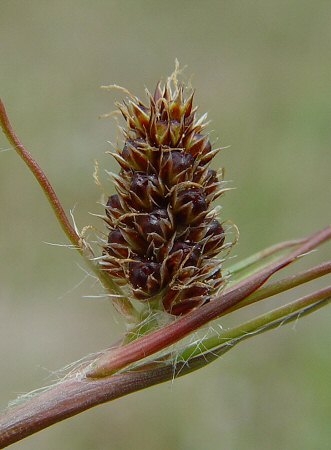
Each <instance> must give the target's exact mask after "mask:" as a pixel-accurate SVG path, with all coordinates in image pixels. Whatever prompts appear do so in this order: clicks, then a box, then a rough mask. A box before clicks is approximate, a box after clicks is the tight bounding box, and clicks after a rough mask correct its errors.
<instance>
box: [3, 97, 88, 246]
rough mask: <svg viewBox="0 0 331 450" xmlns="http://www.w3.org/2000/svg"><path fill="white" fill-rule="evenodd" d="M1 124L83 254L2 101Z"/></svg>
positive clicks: (49, 187)
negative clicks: (15, 129)
mask: <svg viewBox="0 0 331 450" xmlns="http://www.w3.org/2000/svg"><path fill="white" fill-rule="evenodd" d="M0 123H1V127H2V130H3V132H4V134H5V135H6V137H7V139H8V141H9V142H10V143H11V145H12V146H13V147H14V148H15V150H16V151H17V153H18V154H19V156H20V157H21V158H22V159H23V161H24V162H25V164H26V165H27V166H28V167H29V169H30V170H31V172H32V173H33V175H34V176H35V178H36V180H37V181H38V183H39V185H40V186H41V188H42V190H43V191H44V194H45V195H46V197H47V200H48V202H49V204H50V205H51V207H52V208H53V211H54V213H55V215H56V217H57V220H58V221H59V223H60V225H61V227H62V229H63V231H64V232H65V234H66V235H67V236H68V238H69V240H70V241H71V242H72V244H73V245H74V246H75V247H76V248H77V249H78V250H79V251H80V252H81V253H82V252H83V247H82V242H81V239H80V237H79V235H78V234H77V233H76V231H75V229H74V227H73V226H72V225H71V223H70V222H69V219H68V217H67V215H66V213H65V211H64V209H63V207H62V205H61V202H60V200H59V198H58V196H57V195H56V193H55V191H54V189H53V187H52V185H51V183H50V182H49V181H48V178H47V177H46V175H45V173H44V172H43V170H42V169H41V167H40V166H39V164H38V163H37V162H36V161H35V160H34V159H33V157H32V155H31V153H30V152H29V151H28V150H27V149H26V148H25V147H24V145H23V144H22V142H21V141H20V139H19V138H18V136H17V135H16V133H15V131H14V129H13V127H12V125H11V123H10V121H9V117H8V115H7V112H6V109H5V105H4V104H3V102H2V101H1V99H0Z"/></svg>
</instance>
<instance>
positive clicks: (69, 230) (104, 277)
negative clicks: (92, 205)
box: [0, 99, 137, 318]
mask: <svg viewBox="0 0 331 450" xmlns="http://www.w3.org/2000/svg"><path fill="white" fill-rule="evenodd" d="M0 124H1V127H2V130H3V132H4V134H5V135H6V137H7V139H8V141H9V142H10V144H11V145H12V146H13V147H14V148H15V150H16V152H17V153H18V154H19V156H20V157H21V158H22V159H23V161H24V162H25V164H26V165H27V166H28V168H29V169H30V170H31V172H32V173H33V175H34V176H35V178H36V180H37V181H38V183H39V185H40V186H41V188H42V190H43V192H44V194H45V195H46V197H47V200H48V202H49V204H50V205H51V207H52V209H53V211H54V213H55V215H56V218H57V220H58V222H59V223H60V225H61V227H62V229H63V231H64V232H65V234H66V235H67V237H68V239H69V240H70V242H71V243H72V244H73V246H74V248H75V249H77V250H78V251H79V253H80V254H81V255H82V256H83V257H84V258H85V260H86V262H87V264H88V265H89V267H90V268H91V269H92V270H93V272H94V273H95V274H96V276H97V277H98V278H99V280H100V281H101V283H102V284H103V285H104V286H105V287H106V288H108V290H110V291H111V292H115V293H116V294H117V295H119V296H120V297H121V298H120V299H117V300H114V302H115V303H117V306H118V308H119V309H121V310H122V311H123V312H124V313H125V315H126V317H128V318H134V317H136V315H137V314H136V311H135V309H134V307H133V305H132V303H131V302H130V300H129V299H128V298H127V297H126V296H125V295H124V293H123V291H122V289H121V288H120V287H119V286H118V285H117V284H116V283H115V282H114V281H113V280H112V279H111V278H110V276H109V275H108V274H107V273H106V272H105V271H103V270H102V269H101V268H100V267H99V266H98V265H97V264H95V263H94V262H93V261H91V258H92V257H93V252H92V250H91V248H90V247H89V245H87V244H86V243H85V241H84V239H83V238H81V236H80V235H79V234H78V233H77V232H76V230H75V228H74V227H73V226H72V225H71V223H70V221H69V219H68V217H67V215H66V213H65V211H64V209H63V206H62V204H61V202H60V200H59V198H58V196H57V195H56V193H55V191H54V189H53V187H52V185H51V183H50V182H49V180H48V178H47V176H46V174H45V173H44V171H43V170H42V169H41V167H40V166H39V164H38V163H37V162H36V161H35V160H34V159H33V157H32V155H31V153H30V152H29V151H28V150H27V149H26V148H25V147H24V145H23V144H22V142H21V141H20V139H19V138H18V136H17V135H16V133H15V131H14V129H13V127H12V125H11V123H10V120H9V117H8V114H7V112H6V109H5V105H4V104H3V102H2V101H1V99H0Z"/></svg>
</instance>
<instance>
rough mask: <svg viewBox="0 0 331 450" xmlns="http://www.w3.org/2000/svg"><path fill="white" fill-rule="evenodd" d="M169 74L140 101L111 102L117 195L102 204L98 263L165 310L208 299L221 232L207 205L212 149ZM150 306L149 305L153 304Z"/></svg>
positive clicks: (211, 191) (215, 183)
mask: <svg viewBox="0 0 331 450" xmlns="http://www.w3.org/2000/svg"><path fill="white" fill-rule="evenodd" d="M186 91H187V89H186V88H185V87H184V85H179V84H178V83H177V79H176V77H175V76H173V77H171V78H169V79H168V81H167V83H165V85H161V83H158V85H157V86H156V89H155V92H154V95H151V94H150V93H149V92H148V91H147V97H148V103H147V104H144V103H142V102H141V101H140V100H139V99H138V98H136V97H134V96H129V97H127V98H126V99H125V100H124V101H123V102H122V103H118V104H117V106H118V108H119V110H120V111H121V113H122V115H123V117H124V119H125V121H126V129H125V130H123V133H124V147H123V148H122V149H117V151H116V153H114V154H113V156H114V157H115V159H116V160H117V162H118V163H119V165H120V167H121V169H120V173H119V175H118V176H115V177H114V181H115V186H116V190H117V194H115V195H112V196H110V197H109V199H108V202H107V205H106V222H107V227H108V229H109V234H108V242H107V244H106V245H105V247H104V252H103V260H102V264H103V267H104V270H106V271H107V272H108V273H109V275H110V276H112V277H114V278H117V280H118V281H120V282H122V284H127V285H128V286H129V287H130V288H131V290H132V293H133V296H134V297H135V298H136V299H138V300H140V301H143V302H149V303H152V302H153V300H155V299H156V298H158V299H159V300H161V301H160V302H159V303H158V304H159V305H160V304H161V305H162V306H161V307H162V308H163V309H164V310H165V311H167V312H168V313H170V314H174V315H181V314H186V313H187V312H189V311H190V310H192V309H194V308H197V307H198V306H200V305H202V304H204V303H206V302H208V301H209V300H210V298H211V296H212V294H214V293H215V291H216V290H218V289H219V288H220V287H222V286H223V285H224V278H223V277H222V271H221V267H220V261H219V260H216V259H214V258H215V256H216V255H217V254H219V253H220V251H221V250H222V249H223V248H224V241H225V231H224V228H223V225H222V223H221V222H220V220H219V218H218V217H217V214H216V212H215V210H213V209H212V207H211V203H212V202H213V200H215V199H216V198H217V197H219V196H220V195H222V193H223V192H224V189H223V183H222V174H221V173H219V172H216V171H215V170H213V169H210V168H209V165H210V163H211V161H212V159H213V157H214V156H215V155H216V154H217V152H218V151H219V149H213V148H212V145H211V143H210V140H209V136H208V134H205V133H204V129H205V127H206V123H205V119H206V115H204V116H202V117H201V118H197V115H196V111H197V108H193V96H194V93H193V92H189V94H188V95H186ZM153 304H154V303H153Z"/></svg>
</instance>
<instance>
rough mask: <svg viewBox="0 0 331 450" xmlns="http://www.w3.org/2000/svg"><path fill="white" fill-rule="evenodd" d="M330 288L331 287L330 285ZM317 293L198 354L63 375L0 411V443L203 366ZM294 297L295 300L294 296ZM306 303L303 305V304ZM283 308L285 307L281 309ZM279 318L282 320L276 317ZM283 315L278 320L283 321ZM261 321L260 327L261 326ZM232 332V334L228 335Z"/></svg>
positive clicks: (4, 444)
mask: <svg viewBox="0 0 331 450" xmlns="http://www.w3.org/2000/svg"><path fill="white" fill-rule="evenodd" d="M329 289H330V288H329ZM313 295H315V303H312V296H310V297H311V301H310V302H309V301H308V300H307V297H305V298H306V300H304V299H301V300H298V301H297V302H301V305H300V309H299V310H298V311H296V310H295V308H293V306H292V307H289V305H288V313H289V315H288V316H287V317H286V318H284V316H281V314H280V313H277V314H276V313H275V312H274V314H273V315H272V316H270V317H269V320H272V323H271V324H270V327H268V324H267V323H266V320H265V318H264V319H263V318H262V319H261V317H262V316H261V317H260V318H258V319H256V321H255V323H254V321H251V324H250V325H249V323H247V324H246V325H244V327H245V331H246V334H245V335H242V336H241V337H240V334H238V331H240V329H241V328H242V326H240V327H238V331H235V329H234V330H232V335H233V336H234V339H233V342H232V343H231V344H230V343H229V342H226V343H225V344H224V342H222V345H221V346H220V347H219V348H217V349H216V350H213V351H211V352H210V351H209V352H206V353H204V354H202V355H201V354H200V355H198V356H195V357H193V358H192V356H194V355H193V354H192V352H191V354H186V358H185V355H183V354H182V360H179V361H178V362H177V363H176V365H175V366H174V365H173V361H168V362H167V363H165V364H163V365H159V366H158V367H152V368H150V365H149V364H146V365H144V366H140V367H139V368H138V370H133V371H130V372H125V373H120V374H116V375H113V376H110V377H105V378H98V379H95V380H93V379H89V378H88V379H86V378H82V379H80V378H79V377H77V376H75V377H73V378H72V379H68V380H65V381H62V382H60V383H58V384H56V385H54V386H53V387H51V388H50V389H49V390H47V391H45V392H43V393H41V394H39V395H37V396H36V397H33V398H31V399H29V400H27V401H26V402H25V403H23V404H18V405H17V406H14V407H11V408H10V409H8V410H7V411H6V413H5V414H4V415H3V416H2V417H0V446H1V448H5V447H7V446H8V445H10V444H13V443H15V442H18V441H20V440H22V439H24V438H25V437H27V436H30V435H31V434H34V433H36V432H38V431H40V430H42V429H44V428H47V427H49V426H50V425H52V424H54V423H57V422H60V421H62V420H64V419H67V418H69V417H72V416H74V415H76V414H79V413H81V412H82V411H85V410H87V409H90V408H92V407H94V406H96V405H100V404H102V403H105V402H108V401H111V400H115V399H116V398H120V397H123V396H125V395H128V394H130V393H133V392H137V391H139V390H141V389H145V388H147V387H150V386H153V385H156V384H159V383H163V382H165V381H168V380H171V379H173V378H174V377H181V376H183V375H187V374H188V373H190V372H193V371H195V370H197V369H200V368H202V367H204V366H206V365H207V364H210V363H211V362H212V361H214V360H215V359H217V358H218V357H219V356H220V355H221V354H224V353H226V352H227V351H229V350H231V349H232V348H233V347H234V346H235V345H236V344H238V343H239V342H241V341H242V340H244V339H247V338H249V337H252V336H254V335H256V334H258V333H261V332H263V331H267V330H269V329H271V328H274V327H275V326H278V325H279V326H280V325H284V323H288V322H290V321H293V320H296V319H297V318H298V317H299V316H302V315H305V314H309V313H311V312H313V311H315V310H316V309H318V308H320V307H322V306H324V305H325V304H326V301H325V300H324V301H323V300H320V301H318V300H317V299H318V298H320V299H321V298H322V297H323V296H324V295H325V292H324V294H323V295H322V294H321V293H316V294H313ZM294 303H295V302H294ZM304 304H305V305H306V306H305V307H304V309H302V307H303V305H304ZM283 312H284V313H285V310H284V311H283ZM277 318H278V323H277V322H276V319H277ZM279 321H280V322H279ZM261 327H262V328H261ZM228 336H229V335H228Z"/></svg>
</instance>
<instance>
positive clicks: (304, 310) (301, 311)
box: [177, 286, 331, 361]
mask: <svg viewBox="0 0 331 450" xmlns="http://www.w3.org/2000/svg"><path fill="white" fill-rule="evenodd" d="M330 299H331V286H329V287H327V288H325V289H321V290H320V291H317V292H314V293H313V294H309V295H306V296H305V297H302V298H300V299H297V300H295V301H293V302H291V303H288V304H287V305H284V306H281V307H279V308H276V309H274V310H272V311H269V312H267V313H264V314H261V315H260V316H258V317H255V318H254V319H251V320H249V321H247V322H245V323H243V324H240V325H239V326H237V327H234V328H231V329H229V330H225V331H218V332H217V333H215V334H214V335H213V336H212V337H209V338H205V339H201V340H200V341H199V343H198V345H197V344H192V345H190V346H188V347H187V348H186V349H185V350H184V351H183V352H182V353H181V354H180V355H179V356H178V357H177V360H179V361H188V360H190V359H191V358H193V357H196V356H199V355H202V354H205V353H209V352H212V353H216V354H219V353H218V352H219V351H220V352H222V349H223V348H224V349H225V350H226V348H227V347H233V346H234V345H236V344H237V343H239V341H242V340H244V339H248V338H250V337H253V336H255V335H256V334H261V333H264V332H265V331H269V330H271V329H273V328H276V327H278V326H281V325H284V324H286V323H288V322H291V321H293V320H296V319H298V318H299V317H301V316H303V315H305V314H308V313H310V312H313V311H315V310H316V309H319V308H321V307H322V306H325V305H326V304H328V303H329V302H330Z"/></svg>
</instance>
